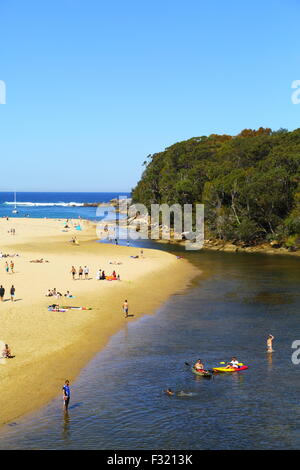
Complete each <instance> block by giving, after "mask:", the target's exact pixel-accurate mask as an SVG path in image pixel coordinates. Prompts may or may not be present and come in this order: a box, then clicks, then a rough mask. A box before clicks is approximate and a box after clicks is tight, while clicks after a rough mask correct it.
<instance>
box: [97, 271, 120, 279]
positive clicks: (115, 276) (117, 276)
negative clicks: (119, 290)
mask: <svg viewBox="0 0 300 470" xmlns="http://www.w3.org/2000/svg"><path fill="white" fill-rule="evenodd" d="M96 279H97V280H98V281H104V280H107V281H120V280H121V278H120V274H117V273H116V271H115V270H113V272H112V273H111V275H110V276H107V275H106V274H105V271H101V269H98V271H97V274H96Z"/></svg>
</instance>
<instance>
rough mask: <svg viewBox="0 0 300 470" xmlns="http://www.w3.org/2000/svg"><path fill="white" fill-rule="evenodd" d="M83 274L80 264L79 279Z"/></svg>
mask: <svg viewBox="0 0 300 470" xmlns="http://www.w3.org/2000/svg"><path fill="white" fill-rule="evenodd" d="M82 274H83V269H82V267H81V266H79V269H78V275H79V279H82Z"/></svg>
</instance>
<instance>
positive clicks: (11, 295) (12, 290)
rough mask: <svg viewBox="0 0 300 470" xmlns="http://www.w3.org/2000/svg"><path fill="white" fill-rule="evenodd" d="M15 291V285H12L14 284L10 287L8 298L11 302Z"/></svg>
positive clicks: (13, 299)
mask: <svg viewBox="0 0 300 470" xmlns="http://www.w3.org/2000/svg"><path fill="white" fill-rule="evenodd" d="M15 292H16V289H15V287H14V286H11V288H10V300H11V301H12V302H14V301H15Z"/></svg>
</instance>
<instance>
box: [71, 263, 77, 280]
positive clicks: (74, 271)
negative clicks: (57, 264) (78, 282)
mask: <svg viewBox="0 0 300 470" xmlns="http://www.w3.org/2000/svg"><path fill="white" fill-rule="evenodd" d="M71 274H72V278H73V281H75V276H76V269H75V266H72V268H71Z"/></svg>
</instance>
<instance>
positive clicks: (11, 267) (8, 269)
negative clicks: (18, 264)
mask: <svg viewBox="0 0 300 470" xmlns="http://www.w3.org/2000/svg"><path fill="white" fill-rule="evenodd" d="M14 268H15V263H14V262H13V260H11V262H10V263H9V264H8V262H7V261H6V262H5V271H6V273H7V274H9V272H11V274H14Z"/></svg>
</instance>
